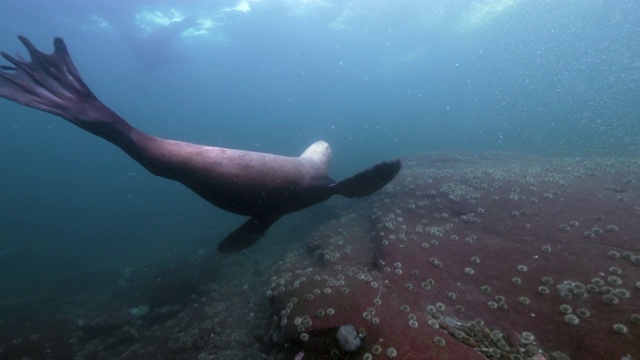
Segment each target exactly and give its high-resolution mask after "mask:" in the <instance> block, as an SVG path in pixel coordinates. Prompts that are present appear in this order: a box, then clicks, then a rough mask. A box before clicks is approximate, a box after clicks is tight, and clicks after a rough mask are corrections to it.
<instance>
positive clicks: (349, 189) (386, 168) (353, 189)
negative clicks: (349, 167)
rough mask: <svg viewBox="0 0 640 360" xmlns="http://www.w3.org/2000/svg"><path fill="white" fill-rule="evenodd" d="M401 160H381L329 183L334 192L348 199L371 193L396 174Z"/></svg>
mask: <svg viewBox="0 0 640 360" xmlns="http://www.w3.org/2000/svg"><path fill="white" fill-rule="evenodd" d="M401 167H402V162H401V161H400V160H399V159H396V160H391V161H383V162H381V163H378V164H376V165H374V166H372V167H370V168H369V169H366V170H364V171H361V172H359V173H357V174H355V175H353V176H352V177H350V178H347V179H344V180H342V181H340V182H337V183H335V184H333V185H330V188H331V190H332V191H333V193H334V194H337V195H342V196H345V197H348V198H350V199H353V198H359V197H363V196H367V195H371V194H373V193H374V192H376V191H378V190H380V188H382V187H383V186H385V185H386V184H388V183H389V182H390V181H391V180H393V178H395V177H396V175H398V172H400V168H401Z"/></svg>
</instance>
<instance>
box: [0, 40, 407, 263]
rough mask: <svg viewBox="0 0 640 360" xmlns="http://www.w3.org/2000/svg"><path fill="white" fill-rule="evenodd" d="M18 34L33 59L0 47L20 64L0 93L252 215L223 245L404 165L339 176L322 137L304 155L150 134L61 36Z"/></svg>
mask: <svg viewBox="0 0 640 360" xmlns="http://www.w3.org/2000/svg"><path fill="white" fill-rule="evenodd" d="M19 38H20V40H21V41H22V43H23V44H24V45H25V47H26V48H27V50H28V51H29V55H30V57H31V61H29V62H26V61H25V60H24V59H22V58H21V57H20V56H19V57H18V59H15V58H13V57H11V56H9V55H7V54H6V53H4V52H2V53H1V54H2V56H3V57H4V58H5V59H7V60H8V61H9V62H11V64H12V65H13V66H0V97H3V98H6V99H8V100H11V101H14V102H16V103H19V104H22V105H25V106H29V107H32V108H34V109H38V110H42V111H46V112H49V113H52V114H55V115H58V116H60V117H62V118H64V119H66V120H68V121H69V122H71V123H73V124H75V125H77V126H79V127H80V128H82V129H84V130H86V131H88V132H90V133H92V134H94V135H97V136H99V137H101V138H103V139H105V140H107V141H109V142H111V143H113V144H114V145H116V146H118V147H120V148H121V149H122V150H124V151H125V152H126V153H127V154H128V155H129V156H131V157H132V158H133V159H135V160H136V161H138V162H139V163H140V164H141V165H142V166H144V167H145V168H146V169H147V170H149V171H150V172H151V173H153V174H155V175H158V176H162V177H165V178H169V179H173V180H176V181H179V182H180V183H182V184H184V185H185V186H187V187H188V188H190V189H191V190H193V191H194V192H196V193H197V194H198V195H200V196H201V197H203V198H204V199H206V200H207V201H209V202H210V203H212V204H213V205H215V206H217V207H219V208H221V209H224V210H227V211H230V212H233V213H236V214H240V215H246V216H250V219H249V220H247V221H246V222H245V223H244V224H243V225H241V226H240V227H239V228H238V229H236V230H234V231H233V232H231V233H230V234H229V235H227V237H226V238H225V239H224V240H223V241H222V242H221V243H220V244H219V245H218V249H219V250H220V251H224V252H229V251H237V250H241V249H244V248H246V247H248V246H251V245H252V244H253V243H255V242H256V241H257V240H259V239H260V237H262V235H264V233H265V232H266V231H267V229H268V228H269V226H271V224H273V223H274V222H275V221H276V220H278V219H279V218H280V217H282V216H284V215H286V214H288V213H291V212H294V211H298V210H301V209H304V208H306V207H309V206H311V205H314V204H317V203H319V202H322V201H325V200H327V199H328V198H329V197H331V196H332V195H336V194H337V195H343V196H346V197H349V198H357V197H362V196H366V195H370V194H372V193H374V192H376V191H377V190H378V189H380V188H381V187H383V186H384V185H385V184H387V183H388V182H389V181H391V180H392V179H393V178H394V177H395V176H396V175H397V174H398V172H399V171H400V167H401V163H400V160H393V161H388V162H382V163H379V164H377V165H375V166H373V167H371V168H369V169H367V170H364V171H362V172H360V173H358V174H356V175H354V176H352V177H350V178H348V179H345V180H343V181H340V182H335V181H334V180H332V179H331V178H330V177H329V176H328V173H327V168H328V166H329V162H330V160H331V150H330V148H329V145H328V144H327V143H325V142H323V141H318V142H316V143H314V144H313V145H311V146H310V147H309V148H308V149H307V150H306V151H305V152H304V153H303V154H302V155H301V156H299V157H286V156H280V155H273V154H266V153H260V152H253V151H243V150H235V149H226V148H219V147H212V146H203V145H197V144H191V143H186V142H181V141H174V140H166V139H160V138H157V137H154V136H151V135H148V134H146V133H144V132H142V131H140V130H138V129H136V128H134V127H132V126H131V125H130V124H129V123H128V122H126V121H125V120H124V119H122V118H121V117H120V116H118V115H117V114H116V113H115V112H113V111H112V110H111V109H109V108H108V107H107V106H105V105H104V104H103V103H102V102H100V100H98V98H97V97H96V96H95V95H94V94H93V92H92V91H91V90H90V89H89V88H88V87H87V85H86V84H85V83H84V81H83V80H82V78H81V76H80V74H79V73H78V70H77V69H76V67H75V65H74V64H73V62H72V60H71V57H70V55H69V52H68V51H67V47H66V45H65V44H64V41H62V39H60V38H56V39H55V40H54V48H55V51H54V53H53V54H44V53H42V52H40V51H38V50H37V49H36V48H35V47H34V46H33V44H31V42H29V40H27V39H26V38H25V37H22V36H20V37H19Z"/></svg>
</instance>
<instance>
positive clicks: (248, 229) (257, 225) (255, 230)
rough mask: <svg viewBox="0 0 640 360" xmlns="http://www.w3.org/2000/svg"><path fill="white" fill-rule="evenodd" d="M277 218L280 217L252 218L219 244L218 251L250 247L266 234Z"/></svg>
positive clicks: (234, 250)
mask: <svg viewBox="0 0 640 360" xmlns="http://www.w3.org/2000/svg"><path fill="white" fill-rule="evenodd" d="M276 220H278V217H275V218H274V217H269V218H253V217H252V218H250V219H249V220H247V221H246V222H245V223H244V224H242V225H240V227H239V228H237V229H235V230H233V231H232V232H231V233H229V235H227V236H226V237H225V238H224V240H222V241H221V242H220V243H219V244H218V251H220V252H223V253H230V252H236V251H240V250H244V249H246V248H248V247H250V246H251V245H253V244H255V243H256V242H257V241H258V240H260V238H262V236H264V234H265V233H266V232H267V230H268V229H269V227H271V225H272V224H273V223H274V222H276Z"/></svg>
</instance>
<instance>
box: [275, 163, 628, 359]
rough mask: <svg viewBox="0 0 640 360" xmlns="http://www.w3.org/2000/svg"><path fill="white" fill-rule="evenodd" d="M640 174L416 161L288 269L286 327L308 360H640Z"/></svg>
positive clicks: (282, 304)
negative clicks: (348, 348)
mask: <svg viewBox="0 0 640 360" xmlns="http://www.w3.org/2000/svg"><path fill="white" fill-rule="evenodd" d="M639 165H640V163H639V162H638V161H636V160H624V159H586V160H575V159H544V158H535V157H528V156H520V155H517V156H514V155H505V154H486V155H484V156H454V155H437V156H436V155H433V156H421V157H415V158H411V159H408V160H405V164H404V169H403V171H402V172H401V174H400V175H399V177H398V178H397V179H396V180H394V182H393V183H392V184H391V185H390V186H388V187H387V188H386V189H385V190H384V191H382V192H380V193H379V194H377V195H376V196H374V197H372V198H370V199H369V200H366V201H361V202H360V203H359V204H356V205H355V206H354V205H353V203H348V204H345V206H344V209H343V211H342V215H341V217H340V219H338V220H335V221H333V222H331V223H328V224H325V225H324V226H323V227H321V228H320V229H318V230H317V231H316V232H315V233H314V234H313V235H312V236H311V238H310V239H309V240H308V247H307V249H306V250H304V251H298V252H292V253H291V254H289V255H288V256H287V258H286V259H285V260H284V261H282V262H281V263H280V264H279V265H278V266H277V267H276V268H275V269H274V271H273V277H272V279H271V280H272V284H271V288H270V290H269V295H270V296H271V297H272V299H271V300H272V304H273V308H274V310H275V311H276V313H277V314H278V321H279V322H280V326H281V327H282V330H283V332H284V334H285V335H286V337H287V338H288V339H291V340H293V341H294V342H296V343H297V344H298V345H299V346H300V347H301V348H302V349H304V352H305V359H320V358H327V357H329V358H335V359H340V358H348V359H367V358H370V357H371V358H374V359H375V358H390V357H394V356H395V357H397V358H399V359H484V358H490V359H510V358H514V359H518V358H521V359H526V358H533V357H534V356H537V357H536V358H541V356H542V357H543V358H550V359H568V358H570V359H605V358H606V359H621V358H623V357H624V356H627V355H629V356H632V357H633V358H639V357H640V350H639V348H640V347H639V346H638V345H637V344H640V324H639V323H640V315H638V314H640V274H639V273H638V271H639V269H640V253H639V251H640V235H638V234H640V221H638V220H640V216H639V215H640V201H639V200H640V197H639V196H638V190H640V183H639V181H640V166H639ZM347 206H349V207H347ZM545 289H546V290H547V291H545ZM576 319H577V320H578V323H577V324H574V325H571V324H569V323H570V322H575V320H576ZM347 324H351V325H353V326H355V327H356V328H358V329H360V330H359V331H360V332H361V335H362V336H361V337H362V339H361V341H362V346H361V347H360V348H359V349H358V350H357V351H356V352H353V353H347V352H345V351H342V349H341V348H340V346H339V343H338V341H337V339H336V337H335V334H336V330H337V328H338V327H339V326H341V325H347Z"/></svg>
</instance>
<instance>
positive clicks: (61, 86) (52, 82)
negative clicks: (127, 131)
mask: <svg viewBox="0 0 640 360" xmlns="http://www.w3.org/2000/svg"><path fill="white" fill-rule="evenodd" d="M18 38H19V39H20V41H21V42H22V44H23V45H24V47H25V48H26V49H27V51H28V52H29V57H30V58H31V59H30V61H28V62H27V61H26V60H25V59H24V58H23V57H22V56H20V55H19V54H18V55H17V56H16V57H13V56H11V55H9V54H7V53H5V52H2V51H0V56H2V57H4V58H5V59H6V60H7V61H8V62H10V63H11V65H0V97H2V98H5V99H8V100H11V101H13V102H16V103H18V104H22V105H25V106H28V107H31V108H34V109H37V110H42V111H46V112H49V113H52V114H55V115H59V116H61V117H63V118H65V119H67V120H70V119H69V118H70V117H72V115H74V114H73V112H72V111H71V110H73V108H74V106H78V107H80V108H83V106H82V105H79V104H81V103H85V102H87V101H93V100H95V99H96V98H95V95H94V94H93V92H92V91H91V90H90V89H89V87H88V86H87V85H86V84H85V83H84V81H83V80H82V77H81V76H80V73H79V72H78V69H77V68H76V66H75V65H74V64H73V61H72V60H71V56H70V55H69V51H68V50H67V46H66V45H65V43H64V41H63V40H62V39H61V38H55V39H54V41H53V48H54V51H53V54H45V53H43V52H41V51H39V50H38V49H36V47H35V46H34V45H33V44H32V43H31V41H29V40H28V39H27V38H26V37H24V36H19V37H18Z"/></svg>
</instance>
